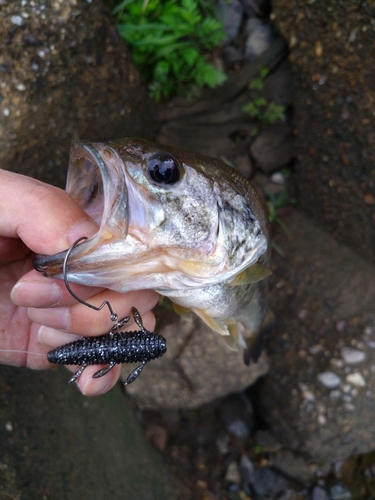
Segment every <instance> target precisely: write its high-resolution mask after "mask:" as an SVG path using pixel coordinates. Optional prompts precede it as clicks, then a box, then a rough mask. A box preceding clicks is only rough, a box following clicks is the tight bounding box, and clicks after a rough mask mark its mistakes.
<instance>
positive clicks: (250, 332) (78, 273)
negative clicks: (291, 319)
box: [34, 138, 270, 361]
mask: <svg viewBox="0 0 375 500" xmlns="http://www.w3.org/2000/svg"><path fill="white" fill-rule="evenodd" d="M66 190H67V192H68V193H69V194H70V196H71V197H72V198H73V199H74V201H75V202H76V203H78V205H80V206H81V207H82V208H83V209H84V210H85V211H86V212H87V214H88V215H90V217H92V218H93V219H94V220H95V221H96V222H97V223H98V224H99V226H100V229H99V231H98V233H97V234H96V235H95V236H93V237H91V238H90V239H88V240H86V241H85V242H84V243H82V244H80V245H77V246H76V247H75V248H74V249H73V250H72V252H71V254H70V256H69V261H68V266H67V271H68V277H69V281H71V282H74V283H79V284H82V285H88V286H100V287H106V288H109V289H112V290H116V291H118V292H128V291H131V290H141V289H153V290H156V291H157V292H159V293H160V294H161V295H164V296H167V297H169V298H170V299H171V301H172V302H173V305H174V308H175V310H176V312H178V313H179V314H181V315H182V316H183V317H185V318H186V319H190V318H191V315H192V313H191V311H192V312H194V313H196V314H197V315H198V316H199V317H200V318H201V319H202V320H203V321H204V322H205V323H207V324H208V325H209V326H210V327H211V328H212V329H213V330H214V331H216V332H218V333H220V334H221V335H223V338H224V339H225V340H226V341H227V344H228V345H229V346H230V347H232V348H238V346H243V347H244V348H248V347H249V345H250V344H251V343H252V340H250V339H251V338H253V337H254V335H256V334H257V333H258V332H259V329H260V327H261V324H262V321H263V318H264V316H265V313H266V309H267V285H266V281H267V280H265V278H266V277H267V276H268V275H269V274H270V271H269V270H268V265H269V255H270V241H269V228H268V217H267V212H266V209H265V207H264V205H263V203H262V201H261V199H260V198H259V196H258V193H257V192H256V190H255V189H254V187H253V186H252V185H251V183H250V182H249V181H248V180H247V179H246V178H245V177H243V176H242V175H241V174H239V173H238V172H237V171H236V170H235V169H233V168H232V167H230V166H228V165H227V164H225V163H223V162H221V161H220V160H217V159H214V158H209V157H206V156H204V155H201V154H198V153H193V152H191V151H185V150H182V149H177V148H174V147H171V146H165V145H161V144H154V143H151V142H148V141H145V140H140V139H132V138H127V139H123V140H120V141H113V142H112V141H111V142H107V143H90V142H77V143H75V144H73V146H72V149H71V154H70V164H69V170H68V177H67V185H66ZM82 236H84V235H82ZM65 254H66V252H61V253H59V254H56V255H52V256H45V255H37V256H36V257H35V261H34V265H35V268H36V269H37V270H39V271H42V272H44V274H46V275H48V276H55V277H58V278H63V275H62V264H63V260H64V257H65ZM251 356H252V358H253V360H254V361H256V359H257V357H258V356H259V352H258V350H257V349H254V350H253V352H252V354H251Z"/></svg>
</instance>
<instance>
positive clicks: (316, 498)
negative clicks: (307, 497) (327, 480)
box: [311, 486, 330, 500]
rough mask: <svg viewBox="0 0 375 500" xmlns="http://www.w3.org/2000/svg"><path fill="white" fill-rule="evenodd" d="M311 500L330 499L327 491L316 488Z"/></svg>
mask: <svg viewBox="0 0 375 500" xmlns="http://www.w3.org/2000/svg"><path fill="white" fill-rule="evenodd" d="M311 500H330V498H329V495H328V493H327V492H326V490H325V489H323V488H321V487H320V486H315V487H314V488H313V490H312V498H311Z"/></svg>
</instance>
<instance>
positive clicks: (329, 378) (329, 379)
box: [318, 372, 342, 389]
mask: <svg viewBox="0 0 375 500" xmlns="http://www.w3.org/2000/svg"><path fill="white" fill-rule="evenodd" d="M318 380H319V382H320V383H321V384H323V385H324V387H327V388H328V389H336V387H338V386H339V385H340V384H341V381H342V379H341V377H339V376H338V375H337V374H336V373H334V372H323V373H319V375H318Z"/></svg>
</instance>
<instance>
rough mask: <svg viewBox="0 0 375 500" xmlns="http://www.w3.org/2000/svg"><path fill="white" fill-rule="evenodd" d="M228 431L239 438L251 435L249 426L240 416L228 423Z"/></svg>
mask: <svg viewBox="0 0 375 500" xmlns="http://www.w3.org/2000/svg"><path fill="white" fill-rule="evenodd" d="M228 431H229V432H230V433H231V434H233V436H235V437H236V438H238V439H246V438H247V437H248V436H249V428H248V426H247V425H246V424H245V422H244V421H243V420H242V419H240V418H236V419H235V420H233V421H232V422H231V423H230V424H229V425H228Z"/></svg>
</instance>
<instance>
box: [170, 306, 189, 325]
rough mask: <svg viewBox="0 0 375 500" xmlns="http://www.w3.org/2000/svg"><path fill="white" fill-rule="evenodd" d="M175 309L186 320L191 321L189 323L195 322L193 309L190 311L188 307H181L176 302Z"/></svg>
mask: <svg viewBox="0 0 375 500" xmlns="http://www.w3.org/2000/svg"><path fill="white" fill-rule="evenodd" d="M173 309H174V310H175V312H176V313H177V314H179V315H180V316H181V318H183V319H184V320H186V321H189V323H191V322H192V321H193V312H192V310H191V309H188V308H187V307H184V306H180V305H179V304H175V303H174V302H173Z"/></svg>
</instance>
